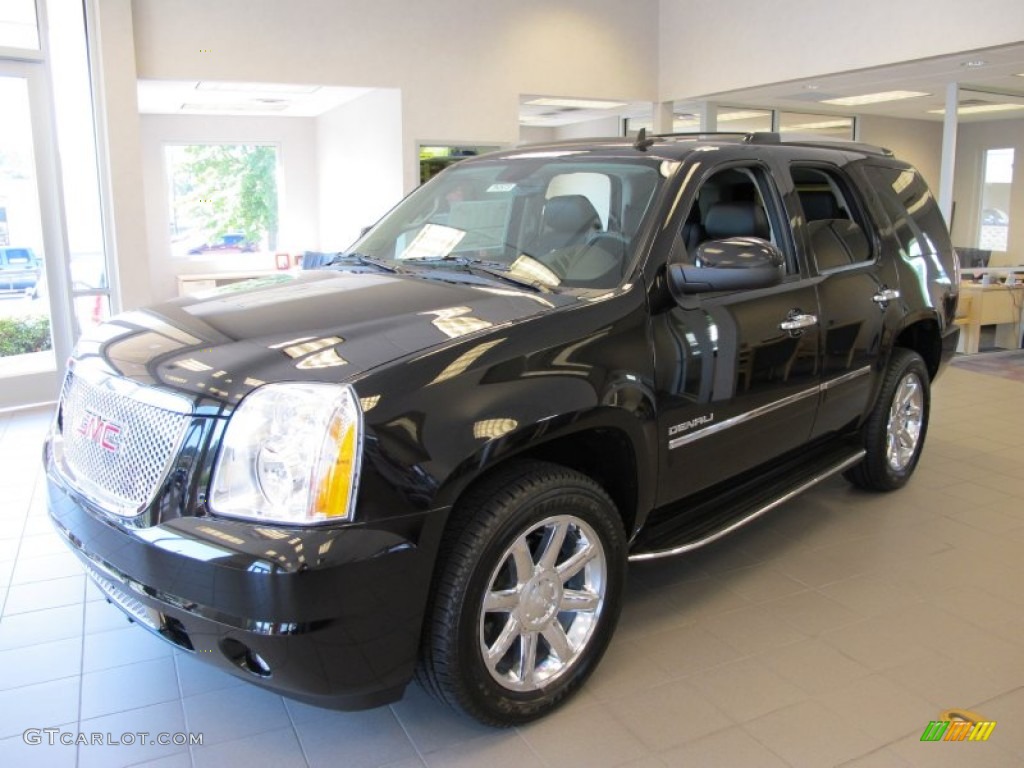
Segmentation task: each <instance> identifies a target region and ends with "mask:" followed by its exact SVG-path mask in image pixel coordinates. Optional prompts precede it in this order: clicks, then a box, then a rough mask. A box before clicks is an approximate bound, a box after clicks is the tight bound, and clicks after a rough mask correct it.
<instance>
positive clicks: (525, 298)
mask: <svg viewBox="0 0 1024 768" xmlns="http://www.w3.org/2000/svg"><path fill="white" fill-rule="evenodd" d="M451 278H452V281H447V280H445V281H440V280H426V279H421V278H419V277H415V276H408V275H390V274H387V275H386V274H378V273H351V272H336V271H330V270H315V271H310V272H304V273H298V274H293V273H282V274H281V275H274V276H272V277H269V278H264V279H260V280H252V281H248V282H247V283H244V284H242V283H239V284H235V285H231V286H227V287H225V288H221V289H218V290H216V291H213V292H210V293H207V294H204V295H202V296H194V297H188V298H183V299H178V300H175V301H172V302H169V303H166V304H162V305H158V306H156V307H153V308H150V309H146V310H140V311H135V312H129V313H126V314H123V315H120V316H118V317H116V318H114V319H113V320H111V321H110V322H108V323H106V324H104V325H102V326H100V327H99V328H98V329H96V330H94V331H93V332H92V333H90V334H89V335H88V336H86V337H83V339H82V340H81V341H80V342H79V344H78V347H77V350H76V354H75V359H76V363H75V364H76V365H81V364H88V365H92V366H100V367H102V368H104V369H106V370H107V371H108V372H110V373H114V374H116V375H119V376H123V377H126V378H129V379H133V380H135V381H137V382H139V383H143V384H157V385H160V386H162V387H165V388H168V389H172V390H175V391H178V392H185V393H188V394H189V395H192V396H199V398H200V399H209V400H212V401H213V402H215V403H232V402H237V401H238V400H240V399H241V398H242V397H243V396H244V395H245V394H246V393H248V392H249V391H251V390H252V389H254V388H255V387H257V386H259V385H260V384H263V383H265V382H270V381H302V380H309V381H341V380H347V379H351V378H353V377H355V376H358V375H359V374H361V373H363V372H365V371H368V370H370V369H372V368H375V367H377V366H379V365H382V364H384V363H388V362H391V361H393V360H396V359H398V358H401V357H404V356H407V355H409V354H414V353H419V352H423V351H426V350H428V349H431V348H434V347H437V346H439V345H442V344H444V343H446V342H449V341H451V340H452V339H457V338H460V337H463V336H468V335H470V334H479V333H482V332H486V331H487V330H488V329H490V328H493V327H495V326H499V325H502V324H505V323H509V322H513V321H517V320H521V319H524V318H527V317H531V316H533V315H536V314H538V313H541V312H546V311H550V310H552V309H554V308H555V307H557V306H559V305H565V304H568V303H572V302H574V299H573V298H572V297H571V296H558V295H551V294H546V295H543V296H542V295H539V294H535V293H531V292H528V291H521V290H517V289H515V288H514V287H512V286H504V285H500V284H489V283H478V282H474V283H461V282H456V281H460V280H461V278H462V275H460V274H457V273H453V274H452V276H451Z"/></svg>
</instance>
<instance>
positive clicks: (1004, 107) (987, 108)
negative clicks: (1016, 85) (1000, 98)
mask: <svg viewBox="0 0 1024 768" xmlns="http://www.w3.org/2000/svg"><path fill="white" fill-rule="evenodd" d="M1013 109H1024V104H974V105H972V106H970V107H960V108H958V109H957V111H956V113H957V114H958V115H978V114H982V113H984V112H1009V111H1010V110H1013ZM928 114H929V115H944V114H946V110H944V109H929V110H928Z"/></svg>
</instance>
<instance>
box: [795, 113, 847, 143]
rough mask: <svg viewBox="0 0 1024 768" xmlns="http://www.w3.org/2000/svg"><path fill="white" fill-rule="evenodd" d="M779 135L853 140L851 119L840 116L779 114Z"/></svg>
mask: <svg viewBox="0 0 1024 768" xmlns="http://www.w3.org/2000/svg"><path fill="white" fill-rule="evenodd" d="M779 133H807V134H813V135H815V136H828V137H829V138H833V139H843V140H851V139H853V118H852V117H844V116H842V115H814V114H809V113H803V112H779Z"/></svg>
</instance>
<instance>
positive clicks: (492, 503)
mask: <svg viewBox="0 0 1024 768" xmlns="http://www.w3.org/2000/svg"><path fill="white" fill-rule="evenodd" d="M452 514H453V515H454V516H455V517H454V518H453V519H452V521H451V523H450V525H449V529H448V531H447V533H446V535H445V540H444V542H443V543H442V546H441V552H440V554H439V559H438V566H437V569H436V572H435V579H434V587H433V590H432V593H431V599H430V604H429V605H428V607H427V610H428V613H427V618H426V624H425V627H424V633H423V642H422V648H421V654H420V663H419V667H418V669H417V679H418V680H419V681H420V682H421V683H422V684H423V686H424V687H425V688H426V689H427V690H428V691H429V692H430V693H431V694H433V695H434V696H435V697H436V698H438V699H440V700H441V701H444V702H445V703H447V704H449V705H451V706H452V707H454V708H455V709H457V710H460V711H462V712H464V713H465V714H468V715H470V716H471V717H474V718H476V719H477V720H479V721H481V722H483V723H486V724H489V725H497V726H512V725H518V724H520V723H525V722H528V721H530V720H534V719H536V718H538V717H541V716H543V715H546V714H547V713H548V712H550V711H552V710H553V709H555V708H556V707H558V706H559V705H560V704H562V703H563V702H564V701H565V700H566V699H567V698H568V697H569V696H571V695H572V694H573V693H574V692H575V691H576V690H577V689H578V688H579V687H580V686H581V685H582V684H583V682H584V680H586V678H587V677H588V676H589V675H590V673H591V672H592V671H593V670H594V668H595V667H596V666H597V663H598V661H600V659H601V656H602V655H603V654H604V651H605V648H607V646H608V642H609V640H610V639H611V636H612V633H613V631H614V629H615V624H616V621H617V620H618V615H619V610H620V607H621V599H622V588H623V583H624V581H625V570H626V536H625V532H624V530H623V526H622V520H621V518H620V517H619V515H618V512H617V511H616V509H615V505H614V504H613V503H612V500H611V499H610V498H609V497H608V494H606V493H605V492H604V490H603V489H602V488H601V487H600V486H599V485H597V483H595V482H594V481H593V480H591V479H590V478H589V477H586V476H585V475H582V474H580V473H578V472H575V471H573V470H570V469H567V468H564V467H560V466H558V465H554V464H547V463H542V462H523V463H516V464H513V465H510V466H509V467H508V468H506V469H503V470H499V471H498V472H497V473H496V474H495V475H493V476H492V477H490V478H488V479H486V480H485V481H484V482H483V483H482V484H481V485H480V486H478V487H477V488H475V489H473V490H471V491H470V492H469V493H468V494H467V495H466V497H465V498H464V499H463V500H462V501H460V503H459V505H458V506H457V507H456V509H455V510H454V511H453V513H452Z"/></svg>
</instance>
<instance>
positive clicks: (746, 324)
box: [652, 160, 820, 504]
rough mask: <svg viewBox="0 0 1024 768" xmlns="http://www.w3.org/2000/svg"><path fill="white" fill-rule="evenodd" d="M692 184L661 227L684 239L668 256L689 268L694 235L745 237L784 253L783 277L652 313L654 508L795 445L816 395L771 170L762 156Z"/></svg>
mask: <svg viewBox="0 0 1024 768" xmlns="http://www.w3.org/2000/svg"><path fill="white" fill-rule="evenodd" d="M704 162H706V160H705V161H704ZM683 172H684V173H685V170H684V171H683ZM693 175H696V174H693ZM687 178H690V177H689V176H687ZM696 186H697V189H696V190H695V191H694V192H692V193H690V194H689V195H687V194H685V193H684V197H683V199H682V204H681V205H680V206H679V210H680V211H683V212H685V213H681V214H680V215H679V216H678V218H679V221H678V222H672V223H671V224H670V226H672V227H675V228H676V237H677V238H679V240H680V241H681V242H682V243H683V244H684V246H683V247H682V248H680V247H679V246H678V245H677V247H676V249H675V252H676V256H675V258H677V259H683V260H689V261H690V262H691V263H696V262H695V255H696V254H695V249H696V247H697V246H698V245H699V244H700V243H701V242H706V241H709V240H716V239H723V238H727V237H732V236H755V237H760V238H762V239H765V240H770V241H771V242H772V243H774V244H775V245H776V246H777V247H778V248H779V249H780V250H781V251H782V252H783V254H784V255H785V256H786V262H787V269H786V273H787V274H786V276H785V279H784V280H783V282H782V283H781V284H780V285H777V286H774V287H771V288H765V289H757V290H749V291H730V292H718V293H707V294H702V295H700V296H697V297H692V301H690V302H689V303H688V304H686V305H685V306H680V305H676V304H672V305H671V306H669V307H667V308H665V309H663V310H662V311H657V310H656V311H654V312H653V313H652V333H653V342H654V356H655V369H656V384H657V402H658V411H659V415H658V424H659V429H660V430H661V437H662V440H661V443H660V444H661V446H662V461H661V480H660V482H659V504H665V503H669V502H672V501H674V500H676V499H679V498H681V497H683V496H686V495H689V494H691V493H694V492H696V491H699V490H702V489H704V488H707V487H708V486H711V485H713V484H715V483H717V482H720V481H723V480H725V479H727V478H730V477H733V476H735V475H737V474H739V473H741V472H743V471H746V470H748V469H751V468H753V467H755V466H757V465H758V464H762V463H764V462H767V461H770V460H771V459H773V458H775V457H777V456H779V455H780V454H782V453H785V452H786V451H788V450H790V449H792V448H795V447H798V446H800V445H802V444H803V443H805V442H806V441H807V440H808V438H809V436H810V434H811V428H812V426H813V423H814V417H815V412H816V410H817V402H818V357H819V351H820V333H819V327H818V323H819V320H818V298H817V291H816V289H815V285H814V281H813V280H811V279H809V275H807V274H806V272H805V271H804V270H803V269H802V268H801V266H800V265H799V262H798V259H797V257H796V252H795V247H794V243H793V241H792V237H791V232H790V229H789V226H788V223H787V221H786V217H785V214H784V209H783V206H782V201H781V198H780V195H779V191H778V189H777V188H776V185H775V183H774V181H773V178H772V174H771V173H770V172H769V171H768V168H767V167H766V166H765V165H764V164H762V163H761V162H757V161H751V162H732V163H729V164H726V165H720V166H716V167H713V168H711V169H710V170H708V171H706V172H705V173H703V174H702V181H701V182H699V184H698V185H696Z"/></svg>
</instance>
